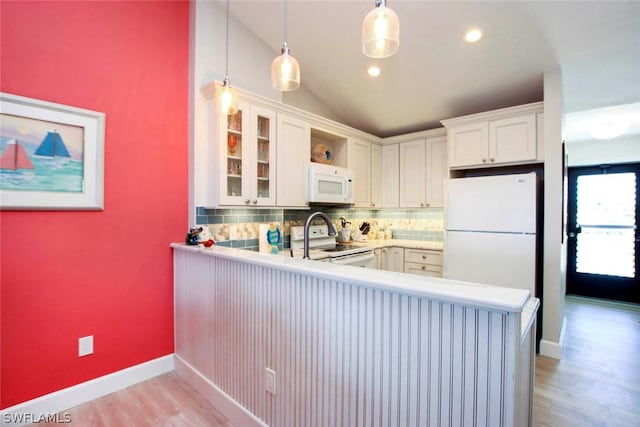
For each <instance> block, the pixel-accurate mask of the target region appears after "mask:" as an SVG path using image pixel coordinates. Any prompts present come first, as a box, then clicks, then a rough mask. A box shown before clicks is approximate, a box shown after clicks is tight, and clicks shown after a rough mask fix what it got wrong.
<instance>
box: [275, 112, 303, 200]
mask: <svg viewBox="0 0 640 427" xmlns="http://www.w3.org/2000/svg"><path fill="white" fill-rule="evenodd" d="M277 120H278V126H277V129H278V132H277V135H278V147H277V162H278V165H279V167H278V171H277V178H276V182H277V205H278V206H284V207H306V206H309V172H308V171H309V169H308V165H309V152H310V150H311V148H310V147H311V128H310V126H309V123H308V122H306V121H304V120H300V119H297V118H295V117H291V116H288V115H286V114H281V113H278V118H277Z"/></svg>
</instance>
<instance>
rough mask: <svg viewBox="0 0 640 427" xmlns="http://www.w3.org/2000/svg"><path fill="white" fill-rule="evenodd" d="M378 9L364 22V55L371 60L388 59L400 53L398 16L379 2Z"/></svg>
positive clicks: (384, 2)
mask: <svg viewBox="0 0 640 427" xmlns="http://www.w3.org/2000/svg"><path fill="white" fill-rule="evenodd" d="M376 6H377V7H376V8H375V9H373V10H372V11H371V12H369V13H368V14H367V16H365V17H364V21H363V22H362V53H364V54H365V55H367V56H368V57H370V58H386V57H387V56H391V55H393V54H394V53H396V52H397V51H398V46H399V45H400V21H399V20H398V15H396V13H395V12H394V11H393V10H391V9H389V8H388V7H386V1H381V0H378V1H377V2H376Z"/></svg>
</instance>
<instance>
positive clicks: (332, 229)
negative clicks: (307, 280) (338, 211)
mask: <svg viewBox="0 0 640 427" xmlns="http://www.w3.org/2000/svg"><path fill="white" fill-rule="evenodd" d="M317 216H319V217H320V218H322V219H323V220H324V222H326V223H327V227H329V236H335V235H336V234H338V233H337V232H336V228H335V227H334V226H333V224H332V223H331V220H330V219H329V217H328V216H327V215H326V214H325V213H324V212H314V213H312V214H311V215H309V218H307V222H305V223H304V247H303V251H304V255H303V257H302V258H304V259H309V226H310V225H311V221H313V219H314V218H315V217H317Z"/></svg>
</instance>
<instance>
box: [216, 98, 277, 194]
mask: <svg viewBox="0 0 640 427" xmlns="http://www.w3.org/2000/svg"><path fill="white" fill-rule="evenodd" d="M238 108H239V111H238V112H237V113H236V114H233V115H225V114H217V118H216V120H217V123H218V125H219V126H218V135H217V138H216V139H217V141H212V143H213V144H212V146H211V148H210V153H211V154H212V156H211V158H212V163H213V164H214V165H216V166H217V167H212V168H210V173H209V183H210V187H209V190H210V194H209V200H210V202H211V203H210V204H211V205H214V206H218V205H225V206H273V205H275V201H276V187H275V185H276V180H275V178H276V165H275V163H276V138H275V135H276V128H275V125H276V113H275V112H274V111H271V110H267V109H264V108H261V107H258V106H254V105H251V104H250V103H248V102H239V103H238ZM216 142H219V143H217V144H216Z"/></svg>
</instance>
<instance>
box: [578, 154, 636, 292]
mask: <svg viewBox="0 0 640 427" xmlns="http://www.w3.org/2000/svg"><path fill="white" fill-rule="evenodd" d="M639 175H640V164H637V163H636V164H624V165H606V166H593V167H575V168H569V182H568V184H569V185H568V209H567V215H568V217H567V234H568V242H567V243H568V248H567V249H568V253H567V293H568V294H576V295H584V296H590V297H596V298H606V299H612V300H618V301H629V302H636V303H640V289H639V288H640V284H639V278H638V256H637V255H638V250H639V241H638V237H639V236H638V227H637V224H638V217H639V216H640V214H639V210H638V199H639V197H638V188H639V185H638V182H639V178H638V177H639Z"/></svg>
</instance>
